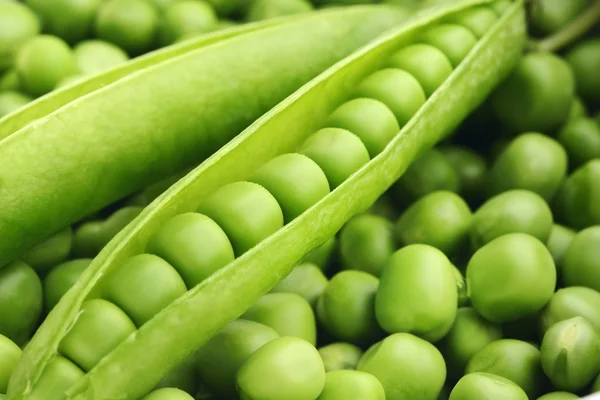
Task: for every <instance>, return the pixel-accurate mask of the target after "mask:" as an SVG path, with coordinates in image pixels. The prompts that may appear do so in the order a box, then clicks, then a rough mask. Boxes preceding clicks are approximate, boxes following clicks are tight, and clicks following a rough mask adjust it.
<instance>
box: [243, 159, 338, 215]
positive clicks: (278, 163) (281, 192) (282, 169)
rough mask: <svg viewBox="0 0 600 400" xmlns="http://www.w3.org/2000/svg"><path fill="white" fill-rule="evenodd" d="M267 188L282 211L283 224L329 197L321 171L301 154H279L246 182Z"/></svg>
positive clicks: (327, 185)
mask: <svg viewBox="0 0 600 400" xmlns="http://www.w3.org/2000/svg"><path fill="white" fill-rule="evenodd" d="M248 180H249V181H250V182H254V183H258V184H259V185H261V186H263V187H264V188H265V189H267V190H268V191H269V192H270V193H271V194H272V195H273V197H275V199H276V200H277V202H278V203H279V205H280V206H281V210H282V211H283V217H284V220H285V223H288V222H290V221H291V220H293V219H294V218H296V217H298V216H299V215H300V214H302V213H303V212H304V211H306V210H308V209H309V208H310V207H312V206H313V205H315V204H316V203H317V202H318V201H319V200H321V199H322V198H323V197H325V196H327V195H328V194H329V183H328V182H327V176H325V173H324V172H323V170H322V169H321V168H320V167H319V166H318V165H317V163H315V162H314V161H313V160H311V159H310V158H308V157H307V156H305V155H302V154H295V153H289V154H283V155H281V156H278V157H275V158H274V159H272V160H271V161H269V162H267V163H266V164H265V165H263V166H262V167H261V168H259V169H258V171H256V172H255V173H254V174H253V175H252V176H251V177H250V179H248Z"/></svg>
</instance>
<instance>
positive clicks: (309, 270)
mask: <svg viewBox="0 0 600 400" xmlns="http://www.w3.org/2000/svg"><path fill="white" fill-rule="evenodd" d="M327 283H328V280H327V277H326V276H325V275H324V274H323V271H322V270H321V269H320V268H319V267H318V266H316V265H315V264H312V263H306V262H305V263H302V264H300V265H298V266H297V267H295V268H294V269H293V270H292V272H290V274H289V275H288V276H286V277H285V279H283V280H282V281H280V282H279V283H278V284H277V285H275V286H274V287H273V289H271V292H286V293H296V294H298V295H300V296H302V297H304V299H305V300H306V301H308V303H309V304H310V305H311V306H312V307H313V309H314V308H315V307H316V305H317V300H318V299H319V297H320V296H321V294H322V293H323V291H324V290H325V288H326V287H327Z"/></svg>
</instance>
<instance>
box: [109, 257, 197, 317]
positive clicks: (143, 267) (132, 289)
mask: <svg viewBox="0 0 600 400" xmlns="http://www.w3.org/2000/svg"><path fill="white" fill-rule="evenodd" d="M186 291H187V288H186V286H185V283H184V282H183V279H182V278H181V276H180V275H179V274H178V273H177V271H176V270H175V269H174V268H173V267H172V266H171V265H170V264H168V263H167V262H166V261H165V260H163V259H162V258H160V257H157V256H155V255H152V254H138V255H135V256H133V257H131V258H129V260H127V261H125V263H124V264H123V265H121V266H120V267H119V268H116V269H115V270H114V271H112V272H111V274H110V276H108V277H107V280H106V281H105V282H104V286H103V288H102V293H103V296H102V297H104V298H105V299H106V300H108V301H111V302H113V303H115V304H116V305H117V306H119V307H120V308H122V309H123V311H125V312H126V313H127V315H129V316H130V317H131V319H132V320H133V322H135V324H136V326H138V327H139V326H142V325H143V324H144V323H145V322H146V321H148V320H149V319H151V318H152V317H153V316H154V315H156V314H157V313H158V312H159V311H161V310H162V309H163V308H165V307H166V306H167V305H169V304H170V303H172V302H173V301H174V300H175V299H177V298H178V297H179V296H181V295H182V294H184V293H185V292H186Z"/></svg>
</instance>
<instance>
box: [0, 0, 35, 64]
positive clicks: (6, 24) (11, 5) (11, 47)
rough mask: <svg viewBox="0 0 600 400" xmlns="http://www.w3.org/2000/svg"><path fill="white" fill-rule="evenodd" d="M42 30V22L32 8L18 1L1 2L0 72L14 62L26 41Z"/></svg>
mask: <svg viewBox="0 0 600 400" xmlns="http://www.w3.org/2000/svg"><path fill="white" fill-rule="evenodd" d="M39 32H40V23H39V21H38V19H37V17H36V15H35V14H34V13H33V12H32V11H31V9H30V8H29V7H27V6H25V5H24V4H21V3H19V2H16V1H14V2H13V1H2V2H0V72H4V71H5V70H7V69H8V68H10V67H11V66H12V64H13V61H14V58H15V56H16V54H17V52H18V51H19V49H20V48H21V46H23V44H24V43H25V42H27V41H28V40H29V39H31V38H33V37H34V36H36V35H37V34H38V33H39Z"/></svg>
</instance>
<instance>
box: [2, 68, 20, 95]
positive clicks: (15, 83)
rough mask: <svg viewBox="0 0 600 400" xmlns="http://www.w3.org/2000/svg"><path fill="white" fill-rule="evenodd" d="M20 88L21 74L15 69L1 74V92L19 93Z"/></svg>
mask: <svg viewBox="0 0 600 400" xmlns="http://www.w3.org/2000/svg"><path fill="white" fill-rule="evenodd" d="M20 88H21V85H20V82H19V74H17V71H16V70H15V69H14V68H12V69H9V70H8V71H6V72H4V73H1V72H0V91H5V90H8V91H18V90H20Z"/></svg>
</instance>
